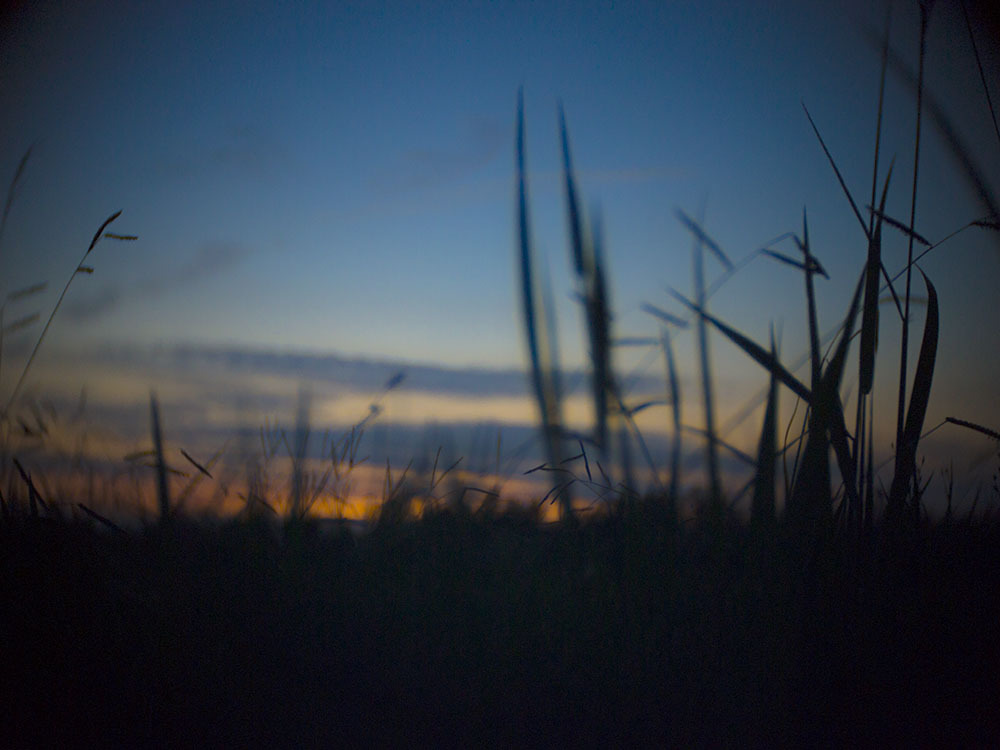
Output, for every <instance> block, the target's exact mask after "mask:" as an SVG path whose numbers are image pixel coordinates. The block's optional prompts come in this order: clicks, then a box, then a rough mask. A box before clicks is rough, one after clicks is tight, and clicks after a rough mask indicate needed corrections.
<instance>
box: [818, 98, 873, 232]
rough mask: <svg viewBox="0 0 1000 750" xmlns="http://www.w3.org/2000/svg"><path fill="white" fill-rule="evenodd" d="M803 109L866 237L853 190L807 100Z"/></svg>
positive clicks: (865, 226)
mask: <svg viewBox="0 0 1000 750" xmlns="http://www.w3.org/2000/svg"><path fill="white" fill-rule="evenodd" d="M802 109H803V110H804V111H805V113H806V117H807V118H809V124H810V125H812V129H813V132H814V133H815V134H816V138H817V139H818V140H819V145H820V146H822V147H823V153H824V154H826V158H827V161H829V162H830V166H831V167H833V173H834V174H835V175H837V181H838V182H839V183H840V189H841V190H843V191H844V195H846V196H847V200H848V202H849V203H850V204H851V209H852V210H853V211H854V215H855V216H856V217H857V219H858V223H859V224H860V225H861V231H863V232H864V233H865V237H869V236H870V235H869V234H868V227H867V225H866V224H865V220H864V219H863V218H861V212H860V211H859V210H858V204H857V203H855V202H854V197H853V196H852V195H851V191H850V190H848V189H847V183H846V182H844V178H843V176H842V175H841V174H840V169H839V168H838V167H837V162H835V161H834V160H833V155H832V154H831V153H830V149H828V148H827V147H826V141H824V140H823V136H821V135H820V134H819V128H817V127H816V123H815V122H814V121H813V118H812V115H811V114H809V108H808V107H806V103H805V102H802Z"/></svg>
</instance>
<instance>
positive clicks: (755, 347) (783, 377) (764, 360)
mask: <svg viewBox="0 0 1000 750" xmlns="http://www.w3.org/2000/svg"><path fill="white" fill-rule="evenodd" d="M670 294H671V295H673V296H674V297H675V298H676V299H677V300H678V301H679V302H681V303H682V304H683V305H685V306H686V307H688V308H690V309H691V310H693V311H694V312H696V313H698V315H699V316H700V317H703V318H704V319H705V320H707V321H708V322H709V323H711V324H712V325H713V326H715V327H716V328H717V329H718V330H719V331H720V332H721V333H722V334H724V335H725V336H726V337H727V338H728V339H729V340H730V341H732V342H733V343H734V344H736V345H737V346H738V347H740V348H741V349H742V350H743V351H744V352H746V353H747V354H748V355H749V356H750V357H751V358H753V359H754V360H756V362H757V363H758V364H760V365H761V366H763V367H764V369H765V370H768V371H770V372H773V373H774V374H775V375H776V376H777V378H778V380H780V381H781V382H782V383H783V384H784V385H785V386H786V387H787V388H788V389H789V390H791V391H792V392H793V393H794V394H795V395H797V396H798V397H799V398H801V399H802V400H803V401H805V402H806V403H807V404H811V403H812V399H813V397H812V392H811V391H810V390H809V389H808V388H807V387H806V386H805V385H803V383H802V381H800V380H799V379H798V378H796V377H795V376H794V375H792V373H790V372H789V371H788V370H786V369H785V368H784V367H783V366H782V364H781V363H780V362H778V361H777V360H776V359H775V358H774V357H772V356H771V354H770V353H769V352H768V351H767V350H766V349H764V348H763V347H762V346H760V344H757V343H756V342H754V341H752V340H750V339H749V338H747V337H746V336H744V335H743V334H742V333H740V332H738V331H736V330H734V329H732V328H730V327H729V326H728V325H726V324H725V323H723V322H722V321H721V320H719V319H718V318H716V317H715V316H713V315H711V314H710V313H707V312H705V311H704V310H702V309H701V307H699V306H698V305H696V304H694V303H692V302H691V301H689V300H688V299H686V298H685V297H684V296H683V295H682V294H680V293H679V292H677V291H675V290H673V289H671V290H670Z"/></svg>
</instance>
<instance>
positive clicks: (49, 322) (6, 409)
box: [0, 211, 122, 417]
mask: <svg viewBox="0 0 1000 750" xmlns="http://www.w3.org/2000/svg"><path fill="white" fill-rule="evenodd" d="M121 213H122V212H121V211H116V212H115V213H114V214H112V215H111V216H109V217H108V218H107V219H105V220H104V223H103V224H101V228H100V229H98V230H97V233H96V234H95V235H94V239H93V240H91V242H90V246H89V247H88V248H87V252H85V253H84V254H83V258H81V259H80V262H79V263H77V264H76V266H75V267H74V269H73V273H72V274H70V277H69V281H67V282H66V286H64V287H63V290H62V293H61V294H60V295H59V299H57V300H56V304H55V307H53V308H52V312H51V313H50V314H49V319H48V320H47V321H46V322H45V327H44V328H42V332H41V333H40V334H39V335H38V339H37V340H36V341H35V346H34V348H33V349H32V350H31V354H30V355H29V356H28V361H27V362H25V364H24V369H22V370H21V375H20V377H18V379H17V383H16V384H15V385H14V390H12V391H11V393H10V396H9V397H8V398H7V405H6V406H5V407H4V410H3V414H2V415H0V417H3V416H6V415H7V413H8V412H9V411H10V407H11V406H12V405H13V404H14V400H15V399H16V398H17V395H18V393H20V391H21V386H22V385H24V379H25V378H26V377H27V376H28V371H29V370H30V369H31V365H32V363H33V362H34V361H35V357H36V356H37V355H38V350H39V348H40V347H41V345H42V342H43V341H44V340H45V334H46V333H48V330H49V327H50V326H51V325H52V321H53V319H54V318H55V317H56V313H57V312H58V311H59V306H60V305H62V301H63V299H64V298H65V297H66V292H68V291H69V286H70V284H72V283H73V279H75V278H76V275H77V269H79V268H80V266H82V265H83V261H84V260H86V258H87V255H89V254H90V251H91V250H93V249H94V245H96V244H97V241H98V240H99V239H100V238H101V234H102V233H103V232H104V230H105V228H107V226H108V224H110V223H111V222H112V221H114V220H115V219H117V218H118V217H119V216H121Z"/></svg>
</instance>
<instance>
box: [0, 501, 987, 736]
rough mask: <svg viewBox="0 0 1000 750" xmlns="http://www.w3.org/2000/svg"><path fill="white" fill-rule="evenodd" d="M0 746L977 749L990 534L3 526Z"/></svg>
mask: <svg viewBox="0 0 1000 750" xmlns="http://www.w3.org/2000/svg"><path fill="white" fill-rule="evenodd" d="M0 608H2V609H0V614H2V618H0V664H2V667H0V680H2V683H0V696H3V697H2V698H0V706H2V709H0V740H2V743H3V745H4V746H10V747H65V746H81V745H83V746H87V745H89V746H100V747H108V746H122V747H124V746H150V745H152V746H162V747H195V746H223V745H232V746H241V747H246V746H271V747H287V746H295V747H303V746H337V745H343V744H349V745H361V744H364V745H369V744H375V745H386V744H390V745H393V744H396V745H406V746H415V745H419V744H425V743H426V742H435V743H436V744H443V745H445V746H448V745H450V746H456V745H465V746H467V745H468V744H469V743H474V745H477V746H478V745H482V744H486V745H505V746H526V745H539V744H545V745H551V744H556V745H603V744H607V743H609V742H615V743H618V742H621V741H625V740H628V741H630V743H632V744H638V745H650V744H653V745H663V744H664V743H665V744H668V745H675V746H692V745H697V746H741V747H744V746H779V745H780V746H788V745H793V746H794V745H799V746H809V747H816V746H835V747H836V746H840V747H843V746H858V745H879V746H885V745H887V744H893V745H895V744H898V743H905V744H907V745H911V746H913V745H918V746H920V745H923V746H942V745H946V746H984V745H990V746H996V745H997V743H998V742H1000V709H998V708H997V707H998V706H1000V526H998V524H996V523H991V522H986V521H982V522H975V523H973V524H967V523H962V522H955V523H948V524H945V523H939V524H937V525H935V526H933V527H927V528H925V529H922V530H921V531H920V532H919V533H917V534H915V535H913V536H911V537H909V538H907V539H906V540H905V542H901V541H897V542H896V543H894V544H893V545H891V551H890V545H888V544H887V542H886V541H885V539H884V538H879V537H878V534H876V537H875V538H874V539H872V540H869V541H868V542H866V543H865V544H859V543H848V542H846V541H844V540H836V539H834V538H833V537H832V536H830V537H829V538H826V539H825V541H814V542H810V543H808V544H802V543H801V542H800V541H798V540H795V539H792V538H790V537H789V534H788V532H787V530H784V529H781V528H778V529H776V530H772V531H771V532H770V533H767V534H758V535H755V534H751V533H750V532H749V530H748V529H746V528H745V527H740V526H735V525H734V526H731V527H726V528H725V529H722V530H720V529H716V530H714V531H708V530H705V529H702V530H698V529H690V528H689V529H688V530H686V531H684V532H683V533H680V532H679V531H678V529H677V527H676V526H674V525H673V524H671V523H670V522H669V521H668V520H667V518H666V516H665V515H664V513H663V512H662V511H661V509H660V508H659V506H657V505H653V504H651V505H645V506H642V507H641V508H637V509H634V510H633V511H632V512H630V513H627V514H621V515H619V516H617V517H614V518H609V519H605V520H602V521H594V522H591V523H585V524H582V525H580V526H578V527H577V528H574V529H566V528H561V527H543V526H539V525H538V524H536V523H535V522H534V521H533V520H532V519H531V518H530V517H528V516H524V515H517V514H505V515H492V516H489V517H486V518H483V517H476V516H475V515H472V514H469V513H466V512H450V511H449V512H442V513H438V514H435V515H433V516H431V517H429V518H426V519H425V520H423V521H420V522H412V521H408V522H397V523H383V524H379V525H376V526H375V527H374V528H373V529H372V530H371V531H370V532H369V533H367V534H365V535H363V536H361V537H357V536H356V535H355V534H352V533H350V532H348V531H347V530H346V529H342V530H339V531H338V530H337V529H336V528H333V529H329V530H324V531H320V530H319V529H318V527H316V526H315V525H314V524H297V525H291V526H286V527H285V528H283V529H278V528H277V527H275V526H273V525H269V524H267V523H264V522H247V521H244V522H240V523H235V522H230V523H226V524H223V523H221V522H218V523H209V522H201V523H197V524H195V523H176V524H175V525H174V526H172V527H171V528H167V529H158V528H153V527H151V528H149V529H147V530H146V531H144V532H141V533H134V532H133V533H119V532H115V531H113V530H109V529H104V528H102V527H92V526H90V525H87V524H84V523H81V522H68V521H67V522H63V521H47V520H45V519H31V518H25V517H13V518H8V519H7V520H6V521H3V522H2V523H0Z"/></svg>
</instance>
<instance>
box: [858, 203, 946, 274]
mask: <svg viewBox="0 0 1000 750" xmlns="http://www.w3.org/2000/svg"><path fill="white" fill-rule="evenodd" d="M865 208H867V209H868V211H869V212H871V214H872V216H876V217H878V218H880V219H882V221H884V222H885V223H886V224H887V225H889V226H890V227H892V228H893V229H895V230H897V231H898V232H901V233H902V234H905V235H906V236H907V237H912V238H913V239H914V240H916V241H917V242H919V243H920V244H921V245H923V246H924V247H930V246H931V243H930V241H929V240H928V239H927V238H926V237H924V236H923V235H922V234H920V232H918V231H916V230H915V229H910V228H909V227H908V226H906V224H904V223H903V222H901V221H900V220H899V219H894V218H892V217H891V216H889V214H886V213H883V212H882V211H880V210H879V209H877V208H875V207H874V206H865ZM913 260H914V262H916V261H917V260H918V258H914V259H913Z"/></svg>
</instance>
